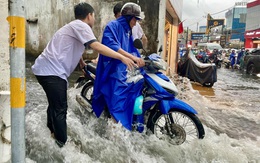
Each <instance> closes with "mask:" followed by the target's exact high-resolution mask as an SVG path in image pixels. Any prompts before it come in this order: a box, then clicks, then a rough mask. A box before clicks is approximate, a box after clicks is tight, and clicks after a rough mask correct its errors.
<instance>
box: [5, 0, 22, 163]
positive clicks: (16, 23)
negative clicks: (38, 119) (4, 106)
mask: <svg viewBox="0 0 260 163" xmlns="http://www.w3.org/2000/svg"><path fill="white" fill-rule="evenodd" d="M24 4H25V3H24V0H12V3H10V15H9V17H8V18H7V19H8V21H9V23H10V30H9V34H10V36H9V40H10V45H9V46H10V67H11V70H10V72H11V74H10V90H11V96H10V97H11V148H12V149H11V151H12V162H13V163H24V162H25V109H24V107H25V93H26V91H25V88H26V83H25V81H26V80H25V18H24V15H25V6H24Z"/></svg>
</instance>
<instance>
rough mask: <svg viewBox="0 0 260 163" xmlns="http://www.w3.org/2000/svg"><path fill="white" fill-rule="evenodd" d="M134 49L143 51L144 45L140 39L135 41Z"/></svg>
mask: <svg viewBox="0 0 260 163" xmlns="http://www.w3.org/2000/svg"><path fill="white" fill-rule="evenodd" d="M134 47H135V48H136V49H143V43H142V41H141V40H140V39H135V40H134Z"/></svg>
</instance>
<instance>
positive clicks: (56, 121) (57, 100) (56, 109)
mask: <svg viewBox="0 0 260 163" xmlns="http://www.w3.org/2000/svg"><path fill="white" fill-rule="evenodd" d="M36 78H37V80H38V82H39V83H40V84H41V86H42V87H43V89H44V91H45V93H46V96H47V98H48V103H49V106H48V109H47V126H48V128H49V129H50V131H51V133H54V136H55V139H57V140H58V141H60V142H62V143H64V144H65V143H66V141H67V123H66V115H67V108H68V104H67V82H66V80H64V79H62V78H60V77H57V76H36Z"/></svg>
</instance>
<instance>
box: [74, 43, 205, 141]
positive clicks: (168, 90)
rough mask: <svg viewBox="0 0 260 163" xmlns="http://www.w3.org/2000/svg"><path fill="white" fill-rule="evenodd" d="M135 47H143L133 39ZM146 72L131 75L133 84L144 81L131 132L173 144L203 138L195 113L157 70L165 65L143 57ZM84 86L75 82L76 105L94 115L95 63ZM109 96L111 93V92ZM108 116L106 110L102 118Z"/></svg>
mask: <svg viewBox="0 0 260 163" xmlns="http://www.w3.org/2000/svg"><path fill="white" fill-rule="evenodd" d="M134 45H135V47H136V48H138V49H143V48H142V43H141V41H140V40H135V41H134ZM144 61H145V66H144V70H145V73H144V74H143V75H141V76H140V74H136V76H133V79H130V80H133V81H136V80H138V79H141V78H143V79H144V81H145V82H144V86H143V90H142V98H143V99H142V101H143V102H142V103H139V106H138V105H137V106H138V107H139V108H142V109H141V111H140V110H139V112H135V108H134V115H133V124H132V128H133V129H132V130H133V131H138V132H140V133H141V132H143V131H145V130H144V129H145V128H146V131H151V132H152V133H153V134H155V135H156V136H157V137H158V138H159V139H163V140H167V141H169V143H171V144H174V145H180V144H182V143H184V142H190V141H191V140H192V139H196V138H198V139H203V138H204V135H205V131H204V128H203V125H202V123H201V121H200V120H199V118H198V117H197V111H196V110H195V109H194V108H192V107H191V106H190V105H188V104H187V103H185V102H183V101H181V100H179V99H177V98H176V95H177V94H178V90H177V88H176V86H175V84H174V83H173V82H172V81H171V80H170V79H169V78H168V77H167V76H166V75H164V74H163V73H162V72H160V70H166V68H167V63H166V62H165V61H164V60H163V59H162V58H161V57H160V56H159V55H158V54H151V55H149V56H146V57H145V58H144ZM85 71H86V75H85V79H86V80H85V83H84V80H83V79H82V78H81V79H79V80H78V83H81V82H82V81H83V83H84V84H83V85H82V83H81V84H80V86H79V87H80V89H82V90H81V93H80V94H78V95H76V100H77V102H78V103H79V104H80V105H81V106H82V107H83V108H84V109H86V110H87V111H88V112H90V113H93V114H94V112H93V110H92V108H91V102H92V97H93V87H94V82H95V64H93V63H88V64H87V66H86V67H85ZM111 93H112V92H111ZM102 116H104V117H105V118H107V117H109V116H110V114H109V112H108V110H107V111H106V112H105V113H104V114H103V115H102Z"/></svg>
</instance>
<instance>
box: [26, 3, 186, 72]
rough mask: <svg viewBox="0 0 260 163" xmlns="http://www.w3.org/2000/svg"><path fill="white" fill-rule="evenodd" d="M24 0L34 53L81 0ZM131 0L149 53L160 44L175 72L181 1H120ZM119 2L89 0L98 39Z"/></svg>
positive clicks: (28, 41)
mask: <svg viewBox="0 0 260 163" xmlns="http://www.w3.org/2000/svg"><path fill="white" fill-rule="evenodd" d="M26 1H27V2H26V4H27V5H28V6H27V7H26V8H27V10H26V17H27V24H26V31H27V33H26V52H27V54H33V55H36V56H37V55H39V54H40V53H41V52H42V51H43V49H44V47H45V46H46V45H47V43H48V41H49V40H50V39H51V37H52V35H53V34H54V33H55V32H56V31H57V30H58V29H59V28H60V27H62V26H63V25H65V24H66V23H69V22H70V21H71V20H73V19H74V18H73V17H74V14H73V6H74V5H75V4H76V3H78V2H80V1H81V0H74V1H68V0H54V1H40V0H26ZM121 1H122V0H121ZM130 1H131V2H134V3H137V4H139V5H140V6H141V9H142V12H143V14H144V16H145V19H144V20H142V21H141V25H142V28H143V30H144V33H145V34H146V36H147V38H148V46H147V47H148V48H147V50H148V51H150V52H151V53H152V52H157V51H158V49H159V48H160V47H161V46H162V47H163V52H162V56H163V57H164V59H165V60H166V61H167V62H168V64H169V66H170V67H171V69H172V70H173V72H175V71H176V63H177V58H176V57H177V56H178V55H177V44H178V24H179V22H180V18H181V15H182V6H183V0H160V1H158V0H128V1H127V0H123V2H130ZM118 2H120V0H89V1H88V3H89V4H91V5H92V6H93V8H94V9H95V18H96V21H95V25H94V27H93V31H94V34H96V37H97V38H98V40H101V37H102V33H103V29H104V27H105V25H106V24H107V23H108V22H109V21H111V20H113V19H114V14H113V6H114V5H115V4H116V3H118ZM148 4H149V5H148ZM35 6H37V7H35ZM101 6H102V7H101ZM96 55H97V54H95V53H94V54H89V55H87V58H89V59H91V57H92V58H95V57H96Z"/></svg>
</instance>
